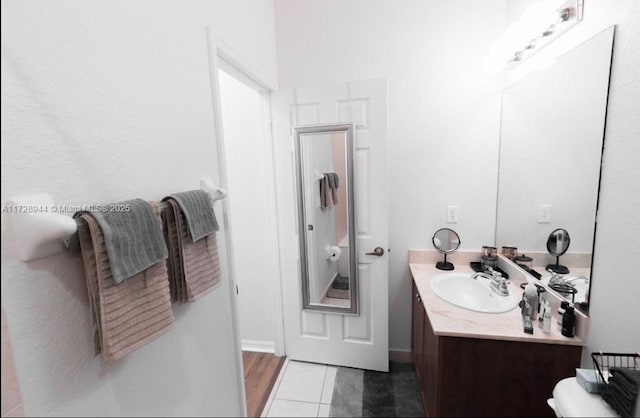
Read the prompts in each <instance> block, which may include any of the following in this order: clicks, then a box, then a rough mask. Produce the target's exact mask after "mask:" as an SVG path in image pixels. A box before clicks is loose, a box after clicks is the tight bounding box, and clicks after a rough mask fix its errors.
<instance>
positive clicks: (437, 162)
mask: <svg viewBox="0 0 640 418" xmlns="http://www.w3.org/2000/svg"><path fill="white" fill-rule="evenodd" d="M274 4H275V22H276V43H277V57H278V78H279V83H280V85H281V86H282V87H296V86H307V85H321V84H323V83H328V82H340V81H351V80H365V79H373V78H388V120H389V125H388V150H389V157H388V158H389V190H390V196H389V204H390V212H389V213H390V228H389V231H390V237H389V238H390V248H391V253H390V271H389V298H390V299H389V302H390V304H389V308H390V327H389V332H390V335H389V337H390V347H391V349H403V350H408V349H409V347H410V325H411V324H410V322H411V317H410V313H411V312H410V307H411V303H410V292H411V276H410V273H409V270H408V250H409V248H430V247H431V236H432V235H433V232H434V231H435V230H436V229H438V228H440V227H443V226H450V227H453V228H454V229H455V230H457V231H458V233H459V234H460V237H461V240H462V246H461V248H462V249H478V251H479V250H480V248H481V247H482V245H486V244H492V243H493V242H494V228H495V208H496V201H495V199H496V178H497V155H498V138H499V129H500V118H499V116H500V96H499V93H500V91H499V87H500V85H501V80H502V79H501V78H500V77H495V78H489V77H488V76H487V75H486V74H485V73H484V72H483V71H482V69H481V61H482V58H483V55H484V52H485V51H487V50H488V48H489V46H490V44H491V42H492V41H493V40H494V39H495V38H497V37H498V36H499V35H500V34H501V33H502V31H503V30H504V23H505V1H503V0H492V1H483V2H478V1H473V0H466V1H460V0H457V1H425V0H402V1H390V0H373V1H372V0H367V1H365V0H348V1H345V0H327V1H322V2H315V1H299V0H275V1H274ZM443 173H444V175H443ZM447 205H458V208H459V223H458V224H445V208H446V206H447Z"/></svg>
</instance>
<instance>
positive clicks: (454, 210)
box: [447, 206, 458, 224]
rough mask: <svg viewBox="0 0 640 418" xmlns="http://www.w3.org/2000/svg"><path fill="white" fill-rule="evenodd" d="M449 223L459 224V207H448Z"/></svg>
mask: <svg viewBox="0 0 640 418" xmlns="http://www.w3.org/2000/svg"><path fill="white" fill-rule="evenodd" d="M447 223H448V224H455V223H458V207H457V206H447Z"/></svg>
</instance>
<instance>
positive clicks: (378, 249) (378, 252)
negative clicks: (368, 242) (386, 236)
mask: <svg viewBox="0 0 640 418" xmlns="http://www.w3.org/2000/svg"><path fill="white" fill-rule="evenodd" d="M365 254H366V255H377V256H378V257H382V255H383V254H384V249H383V248H382V247H376V248H375V249H374V250H373V252H371V253H365Z"/></svg>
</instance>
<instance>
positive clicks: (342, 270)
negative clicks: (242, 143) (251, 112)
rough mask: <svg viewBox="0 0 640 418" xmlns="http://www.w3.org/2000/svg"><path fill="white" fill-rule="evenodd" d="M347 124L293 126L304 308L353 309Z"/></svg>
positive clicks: (349, 311)
mask: <svg viewBox="0 0 640 418" xmlns="http://www.w3.org/2000/svg"><path fill="white" fill-rule="evenodd" d="M353 135H354V128H353V125H352V124H335V125H313V126H300V127H296V128H295V129H294V140H295V146H296V172H297V185H298V219H299V222H298V225H299V228H298V230H299V233H298V236H299V239H300V266H301V278H302V285H301V289H302V301H303V308H304V309H310V310H319V311H325V312H327V311H329V312H339V313H347V314H357V313H358V276H357V273H358V272H357V266H356V262H355V261H356V254H357V252H356V248H355V247H356V236H355V223H354V206H353V200H354V197H353V146H354V138H353Z"/></svg>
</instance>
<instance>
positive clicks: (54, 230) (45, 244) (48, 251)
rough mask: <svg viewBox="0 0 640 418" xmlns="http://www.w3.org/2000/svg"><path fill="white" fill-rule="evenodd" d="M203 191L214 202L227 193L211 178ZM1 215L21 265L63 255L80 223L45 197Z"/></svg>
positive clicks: (18, 203)
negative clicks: (6, 217)
mask: <svg viewBox="0 0 640 418" xmlns="http://www.w3.org/2000/svg"><path fill="white" fill-rule="evenodd" d="M200 190H204V191H205V192H207V193H208V194H209V196H210V197H211V200H212V201H213V202H215V201H216V200H220V199H224V198H225V197H226V196H227V191H226V190H225V189H223V188H220V187H217V186H216V185H215V184H214V183H213V181H211V179H208V178H202V179H200ZM159 206H160V209H161V210H164V209H165V208H166V203H164V202H160V203H159ZM2 211H3V212H6V213H7V214H8V215H9V216H10V217H11V218H13V220H14V228H15V232H16V242H17V247H18V251H19V253H20V259H21V260H22V261H31V260H36V259H38V258H42V257H47V256H49V255H53V254H56V253H58V252H60V251H62V250H63V249H64V246H63V245H62V244H63V241H62V240H66V239H67V238H68V237H69V236H70V235H73V234H75V232H76V231H77V230H78V222H76V220H74V219H73V218H71V217H69V216H67V215H63V214H61V213H60V212H66V211H67V210H66V209H61V208H60V207H59V206H55V205H54V204H53V198H52V197H51V195H49V194H46V193H40V194H33V195H28V196H16V197H14V198H11V199H9V201H8V202H7V204H6V205H5V206H4V207H3V208H2Z"/></svg>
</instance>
